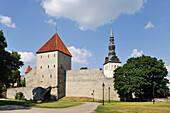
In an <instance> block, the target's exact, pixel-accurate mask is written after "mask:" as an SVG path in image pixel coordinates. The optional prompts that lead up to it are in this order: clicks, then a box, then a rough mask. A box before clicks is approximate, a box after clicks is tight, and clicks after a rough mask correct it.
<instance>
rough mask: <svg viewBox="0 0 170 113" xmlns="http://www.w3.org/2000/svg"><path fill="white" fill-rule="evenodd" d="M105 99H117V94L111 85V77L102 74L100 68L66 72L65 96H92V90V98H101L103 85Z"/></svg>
mask: <svg viewBox="0 0 170 113" xmlns="http://www.w3.org/2000/svg"><path fill="white" fill-rule="evenodd" d="M103 83H104V84H105V87H104V97H105V100H108V99H109V87H110V99H111V100H119V97H118V94H117V93H116V91H115V90H114V87H113V78H107V77H106V76H104V74H103V72H102V70H100V69H83V70H68V71H67V72H66V96H67V97H91V98H92V97H93V96H92V95H91V93H92V92H93V90H94V98H95V99H102V98H103V87H102V84H103Z"/></svg>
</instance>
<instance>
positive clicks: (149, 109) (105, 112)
mask: <svg viewBox="0 0 170 113" xmlns="http://www.w3.org/2000/svg"><path fill="white" fill-rule="evenodd" d="M96 111H97V112H98V113H170V102H156V103H155V104H153V103H152V102H111V103H108V102H106V103H105V105H104V106H103V105H102V104H100V105H99V106H98V108H97V109H96Z"/></svg>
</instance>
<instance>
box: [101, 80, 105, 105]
mask: <svg viewBox="0 0 170 113" xmlns="http://www.w3.org/2000/svg"><path fill="white" fill-rule="evenodd" d="M102 86H103V106H104V86H105V84H104V83H103V84H102Z"/></svg>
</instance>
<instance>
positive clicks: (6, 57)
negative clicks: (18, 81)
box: [0, 30, 23, 93]
mask: <svg viewBox="0 0 170 113" xmlns="http://www.w3.org/2000/svg"><path fill="white" fill-rule="evenodd" d="M6 47H7V43H6V41H5V37H4V35H3V32H2V30H1V31H0V93H1V89H2V87H4V86H6V87H7V88H8V87H9V86H10V83H13V81H15V78H16V75H15V74H16V73H18V70H19V68H20V67H21V66H23V62H22V61H20V59H21V58H20V55H19V54H18V53H17V52H15V51H12V52H11V53H10V52H8V51H6V50H5V48H6ZM19 76H20V74H19Z"/></svg>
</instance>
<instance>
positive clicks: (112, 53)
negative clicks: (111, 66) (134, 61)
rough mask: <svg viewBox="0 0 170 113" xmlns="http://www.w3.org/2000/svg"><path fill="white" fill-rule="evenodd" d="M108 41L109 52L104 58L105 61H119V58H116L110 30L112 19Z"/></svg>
mask: <svg viewBox="0 0 170 113" xmlns="http://www.w3.org/2000/svg"><path fill="white" fill-rule="evenodd" d="M109 41H110V43H109V54H108V57H106V58H105V63H104V64H106V63H109V62H112V63H121V62H120V61H119V58H117V56H116V53H115V44H114V36H113V30H112V21H111V35H110V40H109Z"/></svg>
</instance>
